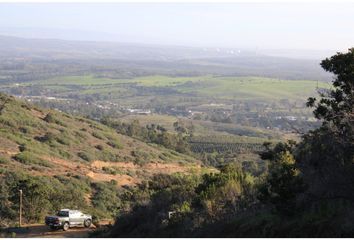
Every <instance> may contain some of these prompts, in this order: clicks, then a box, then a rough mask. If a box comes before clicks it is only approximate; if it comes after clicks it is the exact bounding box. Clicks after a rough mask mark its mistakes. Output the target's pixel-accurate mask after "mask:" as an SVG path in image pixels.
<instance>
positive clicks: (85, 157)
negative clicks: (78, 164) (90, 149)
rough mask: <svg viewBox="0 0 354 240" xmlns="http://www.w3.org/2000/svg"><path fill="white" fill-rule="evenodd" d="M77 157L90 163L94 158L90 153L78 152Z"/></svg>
mask: <svg viewBox="0 0 354 240" xmlns="http://www.w3.org/2000/svg"><path fill="white" fill-rule="evenodd" d="M77 156H78V157H80V158H81V159H83V160H85V161H88V162H90V161H92V160H93V158H92V156H91V155H90V154H88V153H85V152H78V153H77Z"/></svg>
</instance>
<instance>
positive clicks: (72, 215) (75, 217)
mask: <svg viewBox="0 0 354 240" xmlns="http://www.w3.org/2000/svg"><path fill="white" fill-rule="evenodd" d="M69 220H70V225H79V224H81V223H80V215H79V213H78V212H77V211H70V212H69Z"/></svg>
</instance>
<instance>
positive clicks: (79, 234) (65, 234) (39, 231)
mask: <svg viewBox="0 0 354 240" xmlns="http://www.w3.org/2000/svg"><path fill="white" fill-rule="evenodd" d="M23 228H25V229H26V231H25V232H24V233H17V234H16V238H86V237H88V236H89V233H90V232H92V231H94V230H95V229H96V227H95V226H93V225H92V226H91V227H90V228H84V227H73V228H70V229H69V230H68V231H63V230H62V229H59V230H51V229H50V228H49V227H48V226H46V225H43V224H32V225H26V226H24V227H23Z"/></svg>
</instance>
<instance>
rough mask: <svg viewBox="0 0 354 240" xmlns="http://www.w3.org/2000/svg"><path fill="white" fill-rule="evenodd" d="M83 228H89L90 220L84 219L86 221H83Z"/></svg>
mask: <svg viewBox="0 0 354 240" xmlns="http://www.w3.org/2000/svg"><path fill="white" fill-rule="evenodd" d="M84 226H85V227H86V228H89V227H90V226H91V220H90V219H86V220H85V221H84Z"/></svg>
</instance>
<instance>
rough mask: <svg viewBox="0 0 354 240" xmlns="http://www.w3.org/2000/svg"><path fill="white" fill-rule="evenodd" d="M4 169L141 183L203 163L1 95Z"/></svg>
mask: <svg viewBox="0 0 354 240" xmlns="http://www.w3.org/2000/svg"><path fill="white" fill-rule="evenodd" d="M1 103H2V106H3V108H2V110H1V115H0V127H1V130H0V159H1V161H0V169H1V170H2V171H4V170H15V171H16V170H22V171H25V172H27V173H30V174H31V175H45V176H55V175H81V176H87V177H89V178H90V179H91V180H92V181H110V180H116V181H117V184H118V185H119V186H122V185H135V184H136V183H138V182H141V181H142V180H144V179H147V178H148V177H149V176H152V175H153V174H156V173H175V172H188V171H192V170H201V164H200V162H199V161H198V160H196V159H194V158H192V157H190V156H186V155H183V154H180V153H177V152H175V151H172V150H169V149H165V148H163V147H160V146H158V145H153V144H147V143H144V142H141V141H139V140H137V139H133V138H130V137H128V136H124V135H120V134H118V133H116V132H115V131H114V130H113V129H111V128H109V127H107V126H105V125H102V124H100V123H98V122H95V121H92V120H88V119H85V118H82V117H76V116H71V115H68V114H64V113H61V112H59V111H55V110H48V109H40V108H37V107H35V106H32V105H30V104H28V103H25V102H21V101H18V100H16V99H15V98H13V97H9V96H7V95H1Z"/></svg>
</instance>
